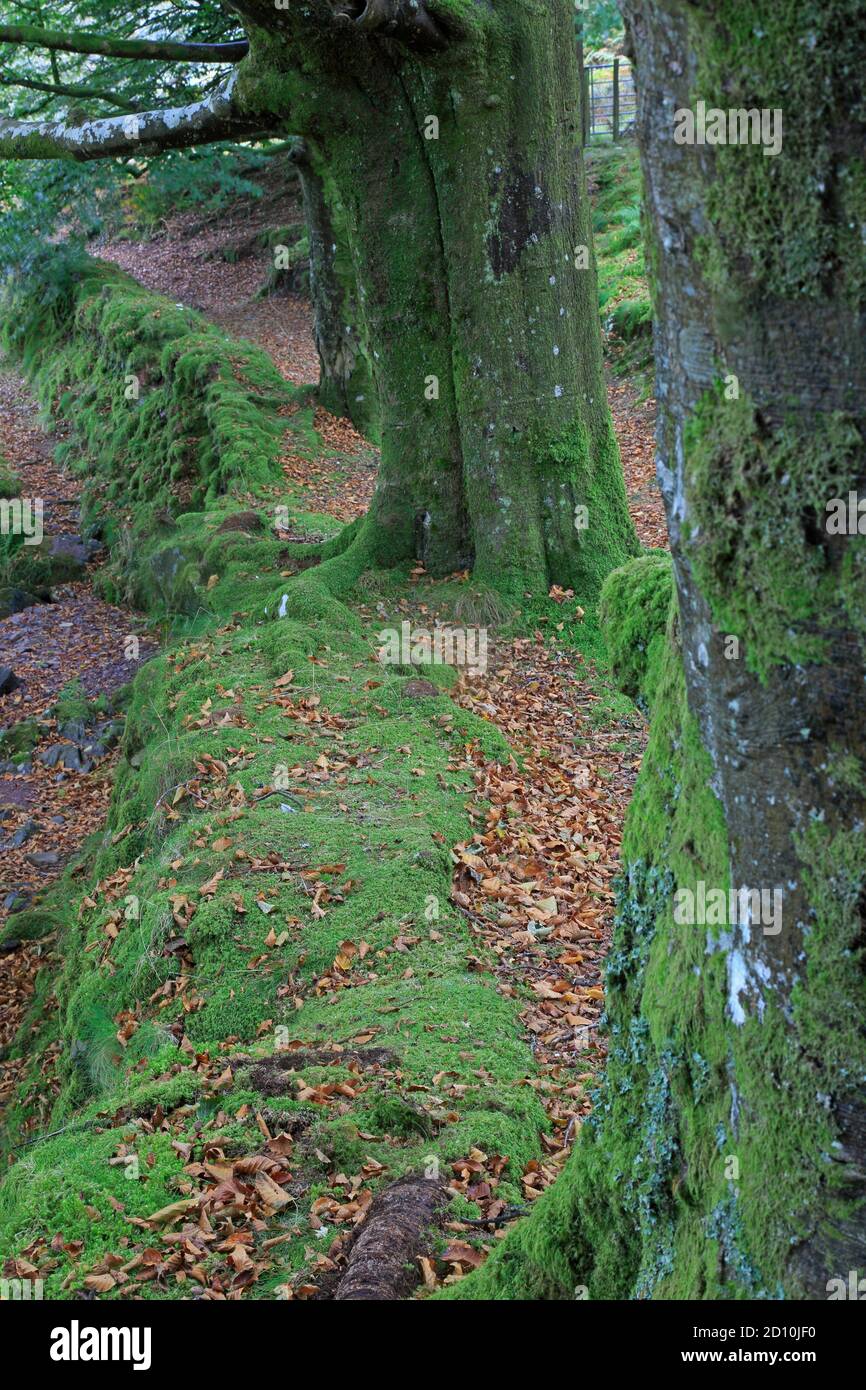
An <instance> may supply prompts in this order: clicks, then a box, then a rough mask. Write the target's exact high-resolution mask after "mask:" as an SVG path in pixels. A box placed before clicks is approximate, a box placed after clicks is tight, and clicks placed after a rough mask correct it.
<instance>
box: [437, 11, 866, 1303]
mask: <svg viewBox="0 0 866 1390" xmlns="http://www.w3.org/2000/svg"><path fill="white" fill-rule="evenodd" d="M622 8H623V10H624V13H625V16H626V20H627V27H628V31H629V35H630V42H631V47H632V50H633V56H634V59H635V61H636V63H637V79H638V92H639V116H638V133H639V138H640V141H641V151H642V161H643V168H644V174H645V180H646V201H647V209H648V214H649V218H648V220H649V231H650V257H649V260H650V264H651V267H652V278H653V291H654V300H655V319H656V362H657V373H658V389H657V395H658V400H659V408H660V409H659V431H658V469H659V477H660V480H661V484H662V487H663V491H664V496H665V505H666V509H667V516H668V526H669V531H670V537H671V545H672V551H673V576H672V575H671V570H670V566H669V565H668V564H667V563H666V562H665V560H664V559H663V558H662V557H659V556H658V555H654V556H646V557H643V558H641V559H639V560H636V561H634V562H632V564H630V565H628V566H626V567H625V568H624V569H622V570H620V571H618V572H617V573H615V574H614V575H612V576H611V577H610V579H609V580H608V582H607V585H606V587H605V590H604V593H603V599H602V607H603V612H604V615H605V620H606V623H605V625H606V631H607V634H608V638H609V642H610V646H611V650H612V652H613V656H614V662H615V667H616V669H617V671H618V672H619V674H620V677H621V680H622V683H623V685H624V686H625V688H627V689H629V690H630V691H631V692H632V693H633V694H636V693H638V692H639V693H640V695H639V697H640V699H641V700H642V701H643V702H644V704H645V707H647V708H649V710H650V712H651V728H650V742H649V748H648V751H647V754H646V757H645V759H644V764H643V767H642V770H641V774H640V777H639V780H638V785H637V788H636V791H635V795H634V799H633V802H632V805H631V807H630V810H629V813H628V818H627V824H626V830H625V835H624V839H623V860H624V874H623V882H622V885H621V889H620V895H619V913H618V920H617V926H616V932H615V938H614V943H613V949H612V952H611V956H610V960H609V968H608V981H607V995H608V1003H607V1012H608V1019H609V1040H610V1051H609V1060H608V1066H607V1073H606V1078H605V1084H604V1087H603V1090H602V1092H601V1093H600V1095H599V1096H598V1097H597V1102H596V1106H595V1109H594V1113H593V1115H592V1117H591V1120H590V1122H589V1123H588V1124H587V1125H585V1126H584V1129H583V1132H582V1133H581V1136H580V1140H579V1142H578V1144H577V1145H576V1148H575V1152H574V1155H573V1156H572V1159H571V1161H570V1163H569V1165H568V1167H567V1169H566V1172H565V1174H564V1176H563V1178H562V1180H561V1181H560V1183H558V1184H557V1185H556V1186H555V1187H554V1188H553V1189H552V1191H551V1193H550V1194H549V1196H548V1197H545V1198H544V1199H543V1200H542V1201H541V1202H539V1203H538V1204H537V1207H536V1209H535V1210H534V1212H533V1215H532V1216H531V1217H530V1219H529V1220H528V1221H527V1222H525V1223H524V1226H523V1228H522V1229H520V1228H518V1230H517V1232H516V1233H515V1236H514V1237H513V1238H509V1240H507V1241H506V1242H505V1243H504V1246H503V1248H502V1249H501V1250H500V1251H499V1252H497V1255H496V1256H495V1257H494V1259H493V1260H492V1261H490V1263H489V1265H488V1267H487V1268H486V1269H485V1270H482V1271H481V1280H480V1281H478V1282H476V1284H475V1286H474V1287H472V1286H470V1288H469V1289H468V1290H467V1291H466V1292H465V1294H463V1293H458V1296H459V1297H464V1296H465V1297H472V1296H479V1295H480V1294H481V1293H482V1292H488V1293H492V1295H493V1296H494V1297H519V1296H527V1294H528V1295H530V1296H531V1295H533V1294H534V1295H535V1296H539V1297H573V1296H575V1291H578V1292H577V1296H579V1297H583V1296H588V1297H591V1298H599V1297H600V1298H623V1297H634V1296H637V1297H662V1298H704V1299H708V1298H722V1299H725V1298H742V1297H749V1296H751V1297H763V1298H777V1297H793V1298H814V1299H823V1298H844V1297H847V1296H851V1295H850V1293H849V1292H848V1291H849V1290H850V1289H851V1288H852V1287H854V1288H856V1287H857V1280H859V1279H860V1278H862V1277H863V1275H864V1272H866V1202H864V1199H866V1108H864V1099H866V1089H864V1082H866V1032H864V1019H866V969H864V963H866V962H864V951H866V933H864V913H866V834H864V827H866V736H864V724H863V713H862V712H863V691H864V680H866V650H864V644H866V548H864V547H866V540H864V536H863V535H860V534H857V526H856V521H855V524H854V528H853V533H852V534H849V535H835V534H832V533H831V532H830V531H829V530H828V526H827V521H828V515H829V514H830V511H831V510H832V509H831V507H830V504H831V503H832V501H833V499H837V498H841V499H846V500H847V499H848V497H849V492H853V493H854V494H859V495H861V496H866V491H864V484H866V451H864V442H863V441H864V437H866V333H864V328H866V322H864V294H866V240H864V236H863V228H864V225H866V216H864V214H866V200H864V190H866V166H864V159H863V150H864V133H866V132H864V123H866V112H864V108H863V103H862V94H861V86H860V75H861V73H862V67H863V62H864V58H866V14H864V11H863V8H862V6H861V5H860V4H859V3H858V0H831V2H830V3H827V4H823V5H822V6H821V7H820V8H818V7H811V8H808V10H804V9H803V8H802V7H799V8H798V7H793V6H783V5H776V4H771V3H758V0H747V2H746V3H744V0H712V3H710V0H705V3H690V4H682V3H680V0H628V3H624V4H623V7H622ZM698 101H705V102H706V107H707V109H708V110H711V109H714V108H718V109H722V110H724V112H725V113H726V118H727V112H728V111H729V110H734V111H737V110H739V109H740V108H742V109H743V110H746V111H748V110H751V109H755V110H757V111H758V112H761V111H766V112H767V113H770V114H771V113H774V112H776V111H781V113H782V122H783V132H784V134H783V142H782V148H781V150H780V151H779V152H777V153H771V154H765V153H764V147H763V145H762V144H741V143H730V142H729V143H727V144H725V145H720V144H717V145H710V144H703V145H701V144H682V143H678V142H677V141H676V140H675V139H674V131H675V127H676V124H677V113H678V112H681V111H683V110H685V109H691V110H693V111H696V103H697V102H698ZM745 124H748V125H750V126H752V127H753V128H754V129H755V130H759V129H760V121H759V122H758V124H757V125H756V126H754V124H753V123H752V122H751V121H750V122H748V123H744V125H745ZM771 128H772V126H771V123H770V124H768V127H767V129H768V131H769V130H770V129H771ZM765 143H769V142H765ZM864 510H866V506H864ZM863 529H864V531H866V524H864V528H863ZM672 578H673V583H672ZM741 889H745V890H747V893H748V898H747V899H745V903H746V905H747V907H748V910H744V907H741V906H732V904H731V900H730V894H731V891H732V890H733V892H734V893H735V894H736V893H738V892H739V890H741ZM761 892H763V893H764V894H766V895H767V896H766V898H764V899H761V898H760V897H759V896H757V894H759V893H761ZM776 894H778V897H775V895H776ZM709 901H711V902H713V903H714V906H713V907H712V909H711V910H709V911H706V912H703V911H701V910H700V908H699V906H698V905H699V904H701V903H706V902H709ZM720 904H723V906H722V907H721V908H720ZM765 906H766V907H767V908H769V909H770V910H768V911H765V910H764V908H765ZM683 909H685V910H683Z"/></svg>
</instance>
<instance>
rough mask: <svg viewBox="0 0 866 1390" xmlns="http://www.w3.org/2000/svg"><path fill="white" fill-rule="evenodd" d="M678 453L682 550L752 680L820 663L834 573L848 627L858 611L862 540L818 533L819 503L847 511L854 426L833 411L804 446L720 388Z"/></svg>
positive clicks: (854, 473) (853, 482) (858, 469)
mask: <svg viewBox="0 0 866 1390" xmlns="http://www.w3.org/2000/svg"><path fill="white" fill-rule="evenodd" d="M685 455H686V464H685V490H686V498H687V527H688V530H687V534H686V542H685V544H686V549H687V552H688V555H689V558H690V560H691V562H692V565H693V566H694V570H695V574H696V576H697V579H698V582H699V584H700V587H701V590H702V592H703V593H704V594H705V596H706V598H707V600H708V602H709V604H710V607H711V609H712V612H713V617H714V619H715V622H716V625H717V626H718V627H719V629H720V630H721V631H723V632H728V633H732V634H734V635H736V636H738V637H740V638H742V640H743V642H744V645H745V659H746V663H747V665H748V667H749V669H750V670H752V671H755V672H756V673H757V674H759V675H760V676H761V677H765V676H766V674H767V672H768V671H769V669H770V668H771V667H772V666H774V665H778V664H779V663H783V662H794V663H798V662H806V661H820V660H821V659H822V657H823V655H824V654H825V652H826V649H827V648H826V640H825V638H824V637H823V636H822V633H821V630H820V629H821V628H822V627H825V626H826V623H827V615H828V614H830V613H832V611H833V610H834V608H836V607H838V605H839V597H838V592H837V591H838V590H839V588H840V583H839V580H840V575H841V574H842V573H843V572H844V573H845V574H849V575H850V576H851V579H852V582H851V584H850V592H849V591H848V590H846V589H844V588H843V591H842V597H843V601H845V602H847V603H848V604H849V607H850V613H849V615H848V616H849V618H850V620H852V621H853V620H854V619H855V618H856V615H857V614H858V613H859V612H860V609H861V596H862V588H861V586H860V584H859V583H858V581H857V574H855V573H854V570H856V569H857V566H858V564H860V565H862V558H863V556H862V551H863V539H862V538H861V537H855V538H853V540H852V541H851V542H849V543H846V544H845V546H844V547H843V546H842V544H841V542H837V543H835V544H834V543H832V541H831V538H830V536H829V535H828V532H827V529H826V526H827V518H828V510H827V509H828V503H829V502H830V501H831V499H833V498H841V499H844V500H845V501H846V502H847V499H848V494H849V490H855V491H856V489H857V485H858V480H859V478H860V477H861V476H862V469H863V437H862V434H861V431H860V429H859V428H858V426H857V425H856V424H855V423H854V421H853V420H852V419H850V418H849V417H848V416H847V415H844V414H842V413H840V412H836V413H834V414H832V415H828V416H826V417H824V418H822V420H821V421H820V422H819V423H818V424H816V425H815V427H814V429H813V430H812V432H811V434H810V435H809V437H808V438H807V439H804V437H803V434H802V432H801V431H800V430H797V429H795V428H793V427H791V428H788V427H787V426H785V425H784V424H780V425H776V424H773V423H772V422H771V421H769V420H768V419H767V418H766V417H765V416H764V415H762V414H761V413H760V412H759V411H758V410H757V409H756V407H755V405H754V403H753V402H752V401H751V400H750V399H749V398H748V397H745V396H743V397H741V398H739V399H737V400H728V399H726V398H725V395H724V391H723V390H722V389H721V388H720V389H719V390H717V391H715V392H709V393H707V394H706V395H705V396H704V397H703V399H702V400H701V402H700V403H699V405H698V407H697V409H696V410H695V412H694V414H693V416H692V417H691V418H690V420H689V422H688V425H687V427H686V432H685ZM844 552H847V554H845V557H844V560H843V553H844ZM846 625H847V622H846Z"/></svg>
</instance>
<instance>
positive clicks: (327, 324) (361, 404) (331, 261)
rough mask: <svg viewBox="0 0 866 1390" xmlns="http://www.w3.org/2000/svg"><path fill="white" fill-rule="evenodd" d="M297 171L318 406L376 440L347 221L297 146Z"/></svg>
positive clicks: (325, 180)
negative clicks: (307, 248)
mask: <svg viewBox="0 0 866 1390" xmlns="http://www.w3.org/2000/svg"><path fill="white" fill-rule="evenodd" d="M292 162H293V163H294V164H295V166H296V167H297V170H298V175H299V179H300V185H301V196H302V198H303V204H304V220H305V222H306V226H307V236H308V239H309V244H310V299H311V301H312V305H313V335H314V337H315V340H316V351H317V353H318V356H319V400H320V401H321V402H322V405H323V406H324V407H325V409H326V410H330V411H331V412H332V413H333V414H335V415H341V416H344V417H346V418H348V419H350V420H352V421H353V422H354V423H355V425H356V426H357V427H358V429H359V430H361V431H362V433H365V434H368V435H371V436H372V437H376V436H377V435H378V426H377V419H376V401H375V389H374V386H373V380H372V376H371V373H370V363H369V357H368V345H367V330H366V326H365V324H364V318H363V315H362V313H361V306H360V303H359V302H358V287H357V279H356V275H355V268H354V265H353V263H352V253H351V248H350V247H349V243H348V237H347V233H346V215H345V212H344V211H343V208H342V206H341V204H340V201H339V199H338V198H337V195H336V190H335V189H334V188H332V187H330V185H329V181H328V177H327V170H320V169H317V168H316V166H315V163H314V161H313V159H312V158H311V155H310V150H309V147H308V146H307V145H306V144H305V143H304V142H303V141H301V142H300V144H299V147H298V149H297V150H296V152H295V153H294V154H293V155H292Z"/></svg>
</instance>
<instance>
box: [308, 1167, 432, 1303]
mask: <svg viewBox="0 0 866 1390" xmlns="http://www.w3.org/2000/svg"><path fill="white" fill-rule="evenodd" d="M446 1200H447V1199H446V1194H445V1188H444V1187H443V1185H442V1183H441V1182H437V1181H435V1180H433V1179H432V1178H421V1177H418V1176H417V1175H416V1174H414V1173H410V1174H408V1175H407V1176H406V1177H403V1178H399V1179H398V1180H397V1182H394V1183H391V1185H390V1187H386V1189H385V1191H384V1192H381V1193H380V1194H379V1196H378V1197H377V1198H376V1200H375V1201H374V1202H373V1204H372V1206H371V1207H370V1211H369V1214H368V1216H367V1219H366V1221H365V1222H364V1224H363V1226H361V1227H360V1228H359V1229H358V1231H357V1234H356V1235H355V1236H353V1238H352V1241H351V1244H350V1246H349V1257H348V1263H347V1266H346V1272H345V1274H344V1275H343V1277H342V1279H341V1280H340V1282H339V1284H338V1285H337V1289H336V1292H335V1294H334V1299H335V1301H339V1302H345V1301H346V1300H347V1299H354V1300H357V1299H365V1300H368V1301H373V1300H375V1301H377V1302H396V1301H397V1300H398V1299H401V1298H407V1297H408V1295H409V1294H410V1293H411V1292H412V1290H413V1289H414V1287H415V1285H416V1284H417V1283H418V1263H417V1261H418V1256H419V1255H420V1254H422V1252H423V1250H424V1248H425V1244H426V1241H425V1234H426V1232H427V1231H428V1230H429V1229H430V1227H431V1226H434V1225H436V1224H437V1222H438V1221H439V1220H440V1219H441V1215H442V1211H443V1210H444V1207H445V1203H446Z"/></svg>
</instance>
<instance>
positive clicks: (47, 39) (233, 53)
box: [0, 24, 250, 63]
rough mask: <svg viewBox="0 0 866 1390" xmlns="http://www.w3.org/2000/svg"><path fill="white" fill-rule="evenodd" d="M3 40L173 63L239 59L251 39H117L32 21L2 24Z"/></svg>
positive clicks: (114, 56) (39, 46)
mask: <svg viewBox="0 0 866 1390" xmlns="http://www.w3.org/2000/svg"><path fill="white" fill-rule="evenodd" d="M0 43H20V44H24V45H26V46H27V47H29V48H48V49H58V50H60V51H61V52H63V53H95V54H98V55H101V56H102V57H105V58H161V59H162V60H163V61H164V62H171V63H237V62H240V60H241V58H243V57H244V56H245V55H246V54H247V53H248V52H249V46H250V45H249V41H248V40H247V39H238V40H237V41H236V42H234V43H173V42H172V41H171V40H169V39H113V38H110V37H109V36H107V35H105V34H83V33H78V34H74V35H72V34H61V33H58V32H56V31H54V30H51V29H37V28H36V27H35V26H34V25H32V24H0Z"/></svg>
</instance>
